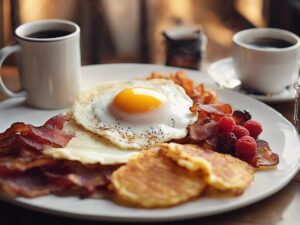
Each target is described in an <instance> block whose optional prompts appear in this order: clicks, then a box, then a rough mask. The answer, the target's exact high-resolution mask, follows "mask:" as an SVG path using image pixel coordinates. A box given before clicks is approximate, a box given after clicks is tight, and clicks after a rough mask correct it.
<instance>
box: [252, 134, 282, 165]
mask: <svg viewBox="0 0 300 225" xmlns="http://www.w3.org/2000/svg"><path fill="white" fill-rule="evenodd" d="M256 143H257V148H256V156H255V160H253V163H252V166H253V167H256V168H267V167H272V166H275V165H277V164H278V163H279V156H278V155H277V154H276V153H274V152H272V150H271V148H270V146H269V144H268V142H266V141H264V140H257V141H256Z"/></svg>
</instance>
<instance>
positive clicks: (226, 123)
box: [219, 116, 235, 133]
mask: <svg viewBox="0 0 300 225" xmlns="http://www.w3.org/2000/svg"><path fill="white" fill-rule="evenodd" d="M234 127H235V122H234V120H233V119H232V117H230V116H223V117H222V118H221V119H220V120H219V128H220V130H221V131H224V132H226V133H228V132H231V131H232V130H233V129H234Z"/></svg>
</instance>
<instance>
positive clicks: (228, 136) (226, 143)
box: [217, 132, 236, 155]
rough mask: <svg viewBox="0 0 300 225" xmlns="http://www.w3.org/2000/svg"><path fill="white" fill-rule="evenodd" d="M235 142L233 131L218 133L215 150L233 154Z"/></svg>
mask: <svg viewBox="0 0 300 225" xmlns="http://www.w3.org/2000/svg"><path fill="white" fill-rule="evenodd" d="M235 143H236V137H235V135H234V133H232V132H229V133H219V135H218V143H217V150H218V152H222V153H227V154H231V155H234V147H235Z"/></svg>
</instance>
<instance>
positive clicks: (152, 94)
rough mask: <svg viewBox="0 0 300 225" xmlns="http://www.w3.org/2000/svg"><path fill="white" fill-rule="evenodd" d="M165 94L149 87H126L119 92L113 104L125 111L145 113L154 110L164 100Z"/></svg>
mask: <svg viewBox="0 0 300 225" xmlns="http://www.w3.org/2000/svg"><path fill="white" fill-rule="evenodd" d="M166 100H167V99H166V97H165V95H163V94H161V93H160V92H158V91H156V90H154V89H149V88H139V87H135V88H127V89H124V90H122V91H121V92H119V93H118V94H117V95H116V96H115V98H114V101H113V104H114V105H115V106H116V107H117V108H118V109H120V110H121V111H123V112H126V113H130V114H132V113H145V112H150V111H152V110H155V109H157V108H159V107H160V105H161V104H163V103H164V102H166Z"/></svg>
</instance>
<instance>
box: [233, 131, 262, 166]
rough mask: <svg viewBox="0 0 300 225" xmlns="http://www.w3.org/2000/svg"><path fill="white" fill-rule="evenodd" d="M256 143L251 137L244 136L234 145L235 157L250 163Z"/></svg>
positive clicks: (254, 152)
mask: <svg viewBox="0 0 300 225" xmlns="http://www.w3.org/2000/svg"><path fill="white" fill-rule="evenodd" d="M256 146H257V145H256V141H255V139H254V138H253V137H250V136H244V137H241V138H240V139H238V140H237V141H236V143H235V152H236V155H237V156H238V157H239V158H241V159H244V160H246V161H250V160H251V159H252V158H253V157H254V156H255V155H256Z"/></svg>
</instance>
